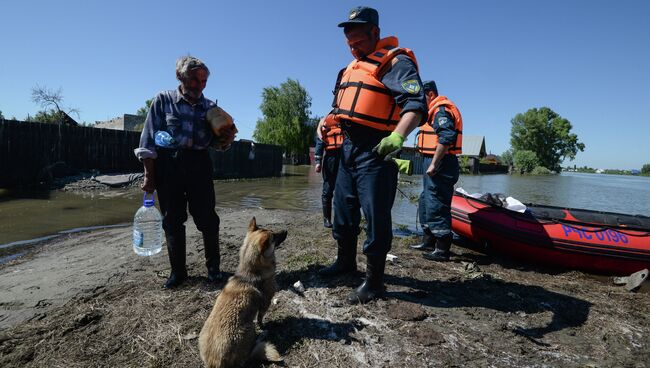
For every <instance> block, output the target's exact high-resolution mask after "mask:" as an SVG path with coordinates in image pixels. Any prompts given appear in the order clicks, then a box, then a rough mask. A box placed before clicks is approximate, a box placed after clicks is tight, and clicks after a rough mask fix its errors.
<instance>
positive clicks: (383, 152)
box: [372, 132, 405, 157]
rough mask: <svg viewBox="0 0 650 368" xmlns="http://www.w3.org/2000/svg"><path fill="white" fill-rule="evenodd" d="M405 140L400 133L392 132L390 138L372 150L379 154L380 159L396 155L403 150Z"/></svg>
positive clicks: (383, 140)
mask: <svg viewBox="0 0 650 368" xmlns="http://www.w3.org/2000/svg"><path fill="white" fill-rule="evenodd" d="M404 139H405V138H404V137H403V136H401V135H400V134H399V133H397V132H392V133H390V135H389V136H388V137H386V138H384V139H382V140H381V142H379V144H378V145H376V146H375V148H373V149H372V151H373V152H377V154H378V155H379V156H380V157H386V156H388V155H394V154H395V153H397V151H399V150H401V149H402V145H403V144H404Z"/></svg>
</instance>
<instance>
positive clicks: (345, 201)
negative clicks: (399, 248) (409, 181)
mask: <svg viewBox="0 0 650 368" xmlns="http://www.w3.org/2000/svg"><path fill="white" fill-rule="evenodd" d="M339 27H342V28H343V32H344V33H345V37H346V39H347V43H348V46H349V47H350V52H351V53H352V55H353V56H354V60H353V61H352V62H351V63H350V64H349V65H348V66H347V68H345V69H344V70H343V71H342V73H340V82H339V83H337V84H338V85H337V88H336V89H335V91H334V92H335V100H334V109H333V110H332V113H333V114H334V120H335V121H336V122H338V123H339V125H340V127H341V130H342V132H343V135H344V139H343V145H342V147H341V161H340V164H339V172H338V176H337V178H336V189H335V190H334V223H333V225H334V227H333V231H332V234H333V237H334V239H336V241H337V244H338V251H337V258H336V261H335V262H334V263H333V264H332V265H330V266H329V267H327V268H324V269H322V270H321V271H320V274H321V275H324V276H335V275H342V274H347V273H350V272H354V271H356V269H357V265H356V248H357V237H358V235H359V223H360V220H361V213H360V209H362V210H363V214H364V216H365V219H366V233H367V237H366V241H365V243H364V245H363V253H364V254H365V255H366V260H367V261H366V276H365V280H364V282H363V283H362V284H361V286H359V287H358V288H357V289H355V290H354V291H353V292H352V293H351V294H350V295H349V296H348V297H347V301H348V302H349V303H351V304H356V303H359V302H360V303H366V302H368V301H370V300H373V299H376V298H378V297H381V296H382V294H383V292H384V284H383V278H384V268H385V265H386V254H387V253H388V251H389V250H390V248H391V241H392V239H393V233H392V219H391V208H392V206H393V202H394V200H395V192H396V189H397V170H398V168H397V165H396V164H395V162H394V161H392V160H390V157H391V156H393V155H394V154H395V153H396V152H398V151H399V150H400V149H401V147H402V144H403V143H404V140H405V138H406V137H407V136H408V134H409V133H410V132H411V131H412V130H413V129H415V127H417V126H418V125H420V124H422V123H424V122H425V121H426V99H425V97H424V92H423V91H422V81H421V80H420V76H419V75H418V69H417V62H416V59H415V56H414V54H413V52H411V50H409V49H406V48H402V47H400V46H399V45H398V41H397V38H396V37H387V38H383V39H382V38H380V30H379V15H378V13H377V11H376V10H375V9H372V8H368V7H357V8H354V9H352V10H351V11H350V13H349V16H348V20H346V21H344V22H342V23H340V24H339Z"/></svg>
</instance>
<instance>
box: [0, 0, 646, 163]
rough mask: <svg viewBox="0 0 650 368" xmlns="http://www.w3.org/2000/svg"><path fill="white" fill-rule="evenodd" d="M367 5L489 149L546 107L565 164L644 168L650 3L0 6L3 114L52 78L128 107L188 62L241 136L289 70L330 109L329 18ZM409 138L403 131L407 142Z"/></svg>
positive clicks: (334, 46) (332, 47)
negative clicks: (565, 147) (563, 138)
mask: <svg viewBox="0 0 650 368" xmlns="http://www.w3.org/2000/svg"><path fill="white" fill-rule="evenodd" d="M362 4H363V5H369V6H373V7H375V8H377V9H378V10H379V13H380V27H381V32H382V36H388V35H396V36H397V37H398V38H399V39H400V44H401V45H402V46H405V47H409V48H411V49H413V50H414V52H415V54H416V56H417V58H418V62H419V65H420V71H421V75H422V77H423V79H435V80H436V82H437V83H438V88H439V90H440V92H441V93H442V94H445V95H447V96H448V97H449V98H451V99H452V100H453V101H455V102H456V103H457V105H458V106H459V108H460V110H461V112H462V114H463V120H464V124H465V127H464V132H465V134H468V135H484V136H485V139H486V145H487V149H488V151H491V152H492V153H496V154H500V153H502V152H503V151H505V150H506V149H508V148H509V146H510V126H511V124H510V120H511V119H512V117H513V116H514V115H516V114H517V113H519V112H525V111H526V110H528V109H529V108H532V107H541V106H548V107H550V108H552V109H553V110H554V111H556V112H557V113H559V114H560V115H561V116H563V117H564V118H567V119H568V120H569V121H571V123H572V124H573V132H575V133H576V134H578V137H579V139H580V141H582V142H583V143H585V145H586V149H585V151H584V152H580V153H579V154H578V156H577V158H576V160H575V161H573V162H571V164H574V163H575V164H577V165H578V166H582V165H588V166H591V167H597V168H622V169H631V168H640V167H641V165H642V164H644V163H650V111H648V107H650V22H649V21H648V19H649V18H650V2H649V1H642V0H637V1H620V2H612V1H601V0H565V1H560V0H546V1H514V0H513V1H486V0H483V1H481V0H476V1H454V2H441V1H409V2H405V1H366V2H364V3H362V2H359V1H320V2H315V1H247V0H239V1H228V2H222V1H174V2H172V1H166V0H158V1H131V0H128V1H126V0H114V1H110V2H109V1H102V2H100V1H91V0H84V1H80V0H79V1H77V0H74V1H73V0H70V1H65V0H61V1H46V0H41V1H36V0H21V1H9V0H7V1H2V2H0V17H1V19H2V23H3V27H2V28H3V31H2V32H0V49H1V50H2V51H1V54H2V55H1V56H0V111H2V112H3V114H4V116H5V117H7V118H11V117H14V116H15V117H16V118H18V119H22V118H24V117H25V116H26V115H27V114H28V113H30V114H34V113H35V112H36V111H38V109H39V107H38V106H36V105H35V104H34V103H33V102H32V101H31V88H32V87H34V86H36V85H37V84H38V85H40V86H47V87H49V88H52V89H57V88H62V90H63V96H64V99H65V101H64V102H65V103H64V105H65V106H68V107H75V108H78V109H80V110H81V115H80V121H85V122H89V123H90V122H94V121H97V120H107V119H110V118H113V117H116V116H119V115H121V114H123V113H135V111H136V110H137V109H138V108H139V107H141V106H143V104H144V101H145V100H147V99H148V98H151V97H152V96H154V95H155V93H156V92H158V91H161V90H164V89H169V88H173V87H175V86H176V80H175V76H174V62H175V60H176V59H177V58H178V57H179V56H182V55H186V54H188V53H189V54H191V55H194V56H196V57H199V58H201V59H202V60H203V61H204V62H205V63H206V64H207V65H208V66H209V67H210V69H211V72H212V74H211V76H210V80H209V81H208V86H207V88H206V90H205V91H204V93H205V95H206V97H208V98H211V99H216V100H218V103H219V105H221V106H222V107H223V108H224V109H225V110H227V111H229V112H230V113H231V115H233V117H234V118H235V120H236V122H237V125H238V127H239V130H240V133H239V135H238V138H251V136H252V133H253V130H254V128H255V123H256V121H257V119H259V118H260V117H261V113H260V110H259V105H260V102H261V91H262V88H264V87H267V86H275V85H279V84H280V83H282V82H283V81H285V80H286V79H287V78H293V79H297V80H298V81H299V82H300V83H301V84H302V85H303V86H304V87H305V88H306V89H307V91H308V92H309V94H310V95H311V97H312V108H311V111H312V114H313V115H323V114H325V113H326V112H327V111H328V110H329V106H330V103H331V92H330V91H331V90H332V87H333V84H334V79H335V77H336V73H337V71H338V70H339V68H341V67H343V66H345V65H346V64H347V63H348V62H349V61H350V60H351V55H350V54H349V51H348V49H347V46H346V44H345V42H344V37H343V33H342V31H341V29H340V28H337V27H336V25H337V24H338V22H340V21H342V20H344V19H345V18H346V16H347V14H348V11H349V9H350V8H352V7H354V6H356V5H362ZM412 138H413V135H412V136H411V137H410V139H409V142H412Z"/></svg>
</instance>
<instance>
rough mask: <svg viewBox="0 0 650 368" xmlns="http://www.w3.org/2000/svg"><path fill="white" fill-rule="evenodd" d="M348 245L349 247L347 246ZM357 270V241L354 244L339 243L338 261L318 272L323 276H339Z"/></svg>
mask: <svg viewBox="0 0 650 368" xmlns="http://www.w3.org/2000/svg"><path fill="white" fill-rule="evenodd" d="M346 244H347V246H346ZM356 270H357V239H356V238H355V239H354V242H352V241H350V242H343V241H338V252H337V255H336V261H334V263H332V264H331V265H330V266H328V267H325V268H323V269H321V270H320V271H318V274H319V275H321V276H328V277H329V276H339V275H344V274H346V273H351V272H356Z"/></svg>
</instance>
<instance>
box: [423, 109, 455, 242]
mask: <svg viewBox="0 0 650 368" xmlns="http://www.w3.org/2000/svg"><path fill="white" fill-rule="evenodd" d="M432 124H433V130H434V132H435V133H436V135H437V136H438V143H442V144H444V145H451V144H453V143H455V142H456V136H457V135H458V133H457V132H456V130H455V129H454V126H455V121H454V119H453V117H452V116H451V114H450V113H449V112H447V111H445V110H444V107H441V108H440V110H439V111H438V112H437V113H436V115H435V116H434V117H433V122H432ZM432 159H433V156H432V155H425V156H424V160H423V163H422V165H423V167H424V168H428V167H429V165H430V164H431V161H432ZM459 172H460V170H459V165H458V158H457V157H456V155H452V154H446V155H445V156H444V157H443V158H442V159H441V160H440V163H439V164H438V167H436V173H435V175H434V176H429V175H428V174H427V173H426V172H425V173H424V174H423V176H422V188H423V190H422V193H421V194H420V198H419V203H418V214H419V216H420V224H421V226H422V229H423V230H424V231H428V232H429V233H430V234H431V235H433V236H434V237H435V238H442V237H445V236H449V235H451V200H452V197H453V195H454V184H456V182H457V181H458V176H459Z"/></svg>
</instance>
